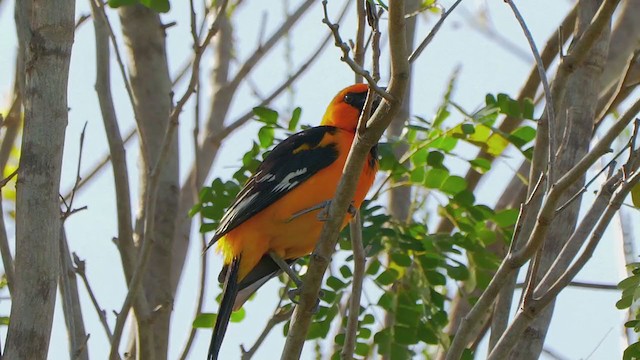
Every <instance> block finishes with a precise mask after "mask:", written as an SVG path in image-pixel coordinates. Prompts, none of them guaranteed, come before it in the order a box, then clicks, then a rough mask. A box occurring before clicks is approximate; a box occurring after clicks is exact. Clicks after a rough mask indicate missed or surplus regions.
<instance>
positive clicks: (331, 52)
mask: <svg viewBox="0 0 640 360" xmlns="http://www.w3.org/2000/svg"><path fill="white" fill-rule="evenodd" d="M289 2H290V3H291V4H292V7H295V6H296V4H298V3H299V2H300V1H294V0H290V1H289ZM452 2H453V1H450V0H445V1H443V5H445V6H449V5H450V4H451V3H452ZM487 3H488V4H487V5H488V7H489V14H490V15H491V16H490V17H491V19H490V20H491V22H492V23H493V24H494V26H495V30H496V31H497V32H498V33H500V34H502V36H504V37H506V38H508V39H510V41H512V42H513V43H516V44H518V47H519V48H520V49H521V52H524V53H525V54H528V47H527V45H526V42H525V40H524V37H523V35H522V32H521V30H520V28H519V27H518V25H517V23H516V21H515V19H514V18H513V15H512V13H511V12H510V10H509V8H508V6H507V5H505V4H504V3H503V2H502V1H488V2H487ZM88 4H89V3H88V2H85V1H79V2H78V3H77V15H78V16H79V15H80V14H87V13H88V12H89V8H88ZM187 4H188V2H181V1H173V5H174V8H173V9H172V10H171V12H170V13H169V14H168V15H163V16H162V18H163V21H165V22H170V21H174V20H175V21H177V26H174V27H171V28H170V29H169V30H168V32H167V35H168V37H167V41H168V55H169V63H170V67H171V70H172V71H171V73H172V74H174V73H175V72H176V70H177V69H178V68H179V67H180V66H181V65H182V64H183V63H184V61H185V59H187V58H189V57H190V51H191V37H190V34H189V32H188V31H189V28H188V16H187V10H188V5H187ZM480 5H481V1H480V0H466V1H464V2H463V4H462V5H461V7H463V8H464V9H466V11H465V12H461V11H459V12H457V13H454V15H452V16H451V17H450V18H449V20H448V21H447V23H445V25H444V26H443V28H442V30H441V32H440V33H439V34H438V36H436V38H435V40H434V41H433V43H432V44H431V45H430V47H429V48H427V50H426V51H425V53H424V54H423V55H422V56H421V57H420V59H419V60H418V61H417V63H416V65H415V67H414V74H413V79H414V92H413V98H412V107H413V112H414V113H415V114H418V115H420V116H423V117H426V118H430V117H432V116H433V115H434V112H435V110H436V108H437V105H438V103H439V102H440V99H441V96H442V94H443V91H444V88H445V84H446V82H447V80H448V78H449V76H450V74H451V73H452V71H453V70H454V68H456V67H458V66H459V67H460V75H459V78H458V83H457V87H456V90H455V93H454V96H453V98H454V100H455V101H456V102H457V103H459V104H461V105H462V106H463V107H464V108H466V109H467V110H473V109H476V108H478V107H480V106H481V105H483V103H484V97H485V94H487V93H494V94H496V93H498V92H504V93H507V94H510V95H511V96H513V97H515V96H516V95H517V92H518V90H519V86H520V84H521V83H522V82H523V80H524V79H525V78H526V75H527V73H528V71H529V69H530V65H531V64H530V63H529V61H525V60H523V59H522V57H519V56H516V55H514V54H513V53H512V52H510V51H508V50H505V49H504V48H502V47H500V46H499V45H497V44H496V43H495V42H494V41H492V40H490V39H488V38H487V37H486V36H483V35H481V34H479V33H478V32H477V31H476V30H474V29H473V28H471V27H470V26H469V24H468V20H467V18H466V17H465V16H462V14H468V13H473V12H474V11H475V10H476V7H477V6H480ZM518 5H519V6H520V10H521V12H522V13H523V16H524V17H525V19H526V20H527V22H528V24H529V26H530V27H531V31H532V33H533V36H534V38H535V40H536V43H537V44H539V45H540V46H542V44H544V43H545V41H546V39H547V37H548V36H549V35H550V34H552V33H553V32H554V31H555V30H556V28H555V27H556V26H557V24H558V23H559V21H560V20H561V19H562V17H563V16H564V14H566V12H567V11H568V10H569V8H570V6H571V5H572V3H571V2H570V1H558V0H544V1H537V2H525V1H518ZM270 7H271V8H270ZM341 7H342V2H338V1H331V2H330V9H331V12H332V13H333V14H337V13H338V11H339V9H340V8H341ZM263 14H266V16H267V19H268V21H267V22H266V29H265V33H266V34H270V33H271V31H272V30H273V29H274V28H276V27H277V26H278V24H279V21H280V20H281V18H282V16H283V5H282V2H280V1H277V2H276V1H273V2H267V1H245V2H244V3H243V5H242V6H241V7H240V8H239V9H238V13H237V15H236V16H235V18H234V27H235V34H234V40H235V45H236V48H235V55H236V57H237V59H238V61H240V62H241V61H243V59H245V58H247V57H248V56H249V55H250V54H251V53H252V52H253V51H254V46H255V44H256V41H257V39H258V38H260V34H259V32H260V23H261V19H262V16H263ZM109 15H110V18H111V20H112V22H113V24H114V26H117V16H116V15H117V14H116V13H115V11H113V10H110V11H109ZM350 16H351V17H350V19H353V11H351V15H350ZM321 18H322V9H321V7H320V2H318V3H317V4H316V5H314V6H313V7H312V9H311V10H309V11H308V13H307V14H306V16H305V17H304V18H303V19H302V20H301V21H300V23H299V24H298V25H297V26H296V27H294V29H293V31H292V32H291V37H290V41H291V45H292V47H293V51H294V60H293V63H294V66H298V65H299V62H300V61H302V60H303V59H305V58H306V57H307V56H308V54H309V53H310V52H312V51H313V49H315V47H316V45H317V43H318V41H320V39H321V38H322V37H324V36H325V34H326V33H327V31H328V30H327V28H326V26H325V25H323V24H322V23H321ZM348 19H349V18H348ZM435 21H436V17H435V16H430V17H428V18H425V17H422V16H421V17H420V20H419V27H418V30H417V35H416V38H417V39H419V40H421V39H422V38H423V37H424V36H426V34H427V33H428V31H429V29H430V28H431V26H432V25H433V24H434V23H435ZM382 24H383V29H385V28H386V24H385V22H384V18H383V21H382ZM116 32H118V31H117V29H116ZM341 32H342V35H343V37H344V38H349V37H352V36H353V34H354V26H353V21H351V22H349V21H348V22H347V23H345V24H344V25H343V26H342V27H341ZM0 34H1V35H0V48H1V49H3V53H2V55H0V106H3V107H4V106H6V105H7V104H8V103H9V100H10V99H9V98H8V97H9V94H10V91H11V86H12V80H13V73H12V71H13V64H14V56H15V51H16V37H15V30H14V23H13V1H12V0H5V1H3V2H2V6H0ZM93 36H94V35H93V26H92V24H91V23H90V22H87V23H86V24H84V25H83V26H82V27H81V28H80V29H79V30H78V32H77V33H76V39H75V43H74V48H73V55H72V56H73V57H72V63H71V75H70V80H69V82H70V85H69V107H70V108H71V111H70V113H69V126H68V128H67V143H66V146H65V154H64V169H63V175H62V176H63V178H62V189H63V192H66V189H69V188H70V187H71V186H72V182H73V181H74V177H75V166H76V161H77V157H78V139H79V134H80V132H81V129H82V127H83V125H84V123H85V122H88V126H87V134H86V143H85V149H84V156H83V159H84V162H83V169H85V170H86V169H89V168H91V167H92V166H91V165H92V164H94V163H95V162H96V161H98V159H101V158H102V156H103V154H105V153H106V152H107V150H108V147H107V144H106V139H105V135H104V131H103V126H102V119H101V117H100V112H99V107H98V103H97V99H96V97H95V95H94V94H95V92H94V89H93V85H94V81H95V67H94V46H93V41H94V39H93ZM262 36H263V37H265V35H262ZM384 39H386V37H384ZM119 41H120V43H122V39H121V38H120V39H119ZM383 50H384V48H383ZM283 54H284V47H283V46H282V45H280V46H278V47H277V49H276V50H275V51H273V52H272V53H271V54H270V55H268V56H267V57H266V58H265V60H264V61H263V62H262V63H261V64H260V65H259V66H258V67H256V69H255V70H254V71H253V72H252V74H251V76H250V77H251V79H252V81H253V82H254V83H255V84H256V85H257V87H258V88H259V89H260V91H261V92H262V93H263V94H267V93H269V91H271V89H273V88H274V87H275V86H277V84H279V83H280V82H281V79H283V78H284V76H286V74H287V71H288V69H287V67H286V62H285V61H284V60H283ZM339 57H340V53H339V51H338V50H336V49H335V48H333V47H331V46H330V47H329V49H328V51H326V52H325V53H324V54H323V55H322V58H321V59H319V61H318V62H317V63H316V64H315V65H314V66H313V67H312V68H311V69H310V70H309V71H308V72H307V73H306V74H305V75H304V76H303V77H302V78H301V79H300V81H298V82H297V84H296V85H295V96H293V98H289V96H288V95H286V96H282V97H281V98H280V99H279V100H278V101H276V102H275V104H274V107H275V108H277V109H279V110H283V111H284V112H287V111H289V106H290V104H291V103H293V104H294V106H301V107H302V108H303V112H302V120H301V122H302V123H303V124H309V125H315V124H317V123H318V122H319V120H320V116H321V114H322V112H323V111H324V107H325V106H326V104H327V103H328V102H329V100H330V99H331V97H332V96H333V95H334V93H335V92H337V91H338V90H339V89H341V88H343V87H344V86H346V85H348V84H350V83H351V82H352V81H353V76H352V74H351V72H350V70H349V69H348V67H347V66H346V65H345V64H344V63H342V62H340V60H339ZM203 65H204V67H203V73H204V74H205V76H207V75H208V74H209V69H210V67H211V60H210V58H206V59H205V60H204V61H203ZM236 65H237V64H236ZM236 67H237V66H236ZM386 73H387V72H386V71H384V69H383V82H386V81H387V78H385V76H386ZM112 74H113V76H112V78H113V86H112V87H113V89H114V98H115V102H116V108H117V112H118V116H119V120H120V122H121V124H120V128H121V130H122V131H123V133H124V132H125V131H128V129H130V128H132V127H133V116H132V114H131V110H130V105H129V103H128V98H127V96H126V92H125V91H124V88H123V87H122V81H121V80H120V75H119V73H118V71H117V68H116V67H115V63H114V66H113V67H112ZM183 87H184V85H183V86H181V87H180V89H179V90H178V91H176V94H181V91H182V90H181V89H182V88H183ZM205 90H206V91H205V93H204V94H203V95H204V96H203V98H204V99H207V97H208V96H209V95H210V93H209V89H205ZM257 102H258V101H257V100H256V99H255V98H253V97H252V96H251V92H250V90H249V89H248V88H247V87H246V86H245V87H242V88H241V89H240V92H239V94H238V96H236V98H235V101H234V103H233V105H232V109H231V112H230V114H231V115H230V117H229V119H230V120H231V119H234V118H235V117H236V116H239V115H241V114H242V113H244V112H246V111H247V110H248V109H250V108H252V107H253V106H255V105H256V104H257ZM205 103H206V101H205ZM207 110H208V109H207V108H206V106H205V109H204V110H203V115H206V114H207ZM192 129H193V112H192V107H190V106H187V109H186V110H185V112H184V113H183V115H182V117H181V122H180V142H181V148H182V153H181V174H183V175H184V174H185V173H186V171H187V170H188V169H189V168H190V166H191V161H192V158H193V157H192V154H191V153H190V149H192V134H191V132H192ZM256 130H257V125H255V124H253V125H249V126H247V127H245V128H243V129H242V130H240V131H238V132H237V133H235V134H234V136H233V137H232V138H231V139H230V140H229V141H228V142H227V143H226V144H225V146H224V148H223V150H222V152H221V153H220V155H219V156H218V162H217V163H216V166H215V168H214V172H215V174H216V175H217V176H229V174H231V172H232V171H233V169H235V168H236V167H237V163H238V160H239V156H240V155H239V154H242V153H244V151H245V150H247V149H248V148H249V147H250V145H251V141H250V139H252V138H255V136H256ZM511 154H512V155H513V157H512V158H506V159H505V160H501V161H499V162H498V164H499V165H497V166H496V169H497V170H496V171H498V172H500V173H501V174H504V176H496V177H493V178H492V179H497V178H503V179H504V178H507V177H508V175H509V174H510V173H512V170H511V169H510V167H513V166H514V164H515V163H516V161H515V159H516V154H515V153H514V152H512V153H511ZM127 156H128V164H129V167H130V169H131V171H130V173H129V174H130V177H131V181H132V191H133V192H134V194H133V195H134V196H133V197H132V199H134V200H133V202H132V203H133V204H134V205H137V200H135V199H136V195H137V177H138V172H137V169H136V165H137V159H136V156H137V143H136V142H135V141H133V142H132V143H131V144H130V145H129V146H128V152H127ZM469 156H471V155H469ZM464 170H465V169H463V168H460V169H454V170H453V172H455V173H459V174H462V173H464ZM183 178H184V176H183ZM493 181H496V180H492V183H491V184H486V183H485V184H483V185H481V186H480V187H479V188H478V191H477V192H476V197H477V199H478V201H479V202H481V203H489V204H491V203H493V202H494V201H495V197H496V196H497V195H498V194H499V192H498V191H496V190H495V188H496V186H498V187H499V188H502V186H504V184H502V183H500V182H498V183H493ZM113 196H114V194H113V186H112V174H111V171H110V170H107V171H104V172H103V173H101V174H100V175H99V176H97V177H96V179H95V180H94V181H93V183H92V184H91V185H90V186H88V187H87V188H86V189H84V190H83V191H82V192H81V193H80V194H79V195H78V197H77V199H76V204H77V205H79V206H82V205H87V206H88V210H86V211H83V212H80V213H78V214H76V215H74V216H72V217H71V218H70V219H69V220H68V221H67V224H66V229H67V235H68V238H69V242H70V247H71V249H72V251H75V252H76V253H77V254H78V255H79V256H80V258H82V259H86V260H87V263H86V266H87V273H88V275H89V279H90V281H91V283H92V285H93V290H94V292H95V293H96V296H97V298H98V300H99V302H100V305H101V306H102V307H103V308H104V309H105V310H106V311H107V315H108V317H109V322H110V324H111V326H113V324H114V316H113V314H112V310H119V309H120V307H121V303H122V300H123V298H124V295H125V293H126V292H125V291H126V290H125V284H124V281H123V276H122V274H121V270H120V260H119V256H118V254H117V251H116V247H115V246H114V245H113V243H112V242H111V239H112V237H114V236H115V235H116V215H115V213H116V212H115V204H114V200H113ZM633 216H634V219H635V221H636V222H638V220H639V216H638V213H637V212H634V213H633ZM9 225H11V223H10V222H9ZM9 230H10V231H12V230H13V227H12V226H9ZM9 236H10V238H11V239H13V234H12V233H10V234H9ZM194 236H197V235H196V234H195V232H194ZM194 244H196V246H192V247H191V249H190V252H189V258H188V259H187V266H186V268H185V272H184V274H183V277H182V283H181V285H180V288H179V292H178V295H177V298H176V299H175V300H176V301H175V304H174V315H173V322H172V341H171V344H170V346H169V352H170V355H169V358H170V359H174V358H177V356H179V353H180V351H181V350H182V347H183V344H184V341H185V340H186V337H187V335H188V333H189V329H190V323H191V321H192V319H193V313H194V307H195V295H196V292H197V283H198V269H199V262H200V259H201V255H200V248H199V241H195V242H194ZM207 256H208V257H209V259H210V260H211V261H210V276H209V287H208V291H207V294H208V296H207V301H206V303H207V305H206V309H207V310H208V311H211V312H215V311H217V303H216V302H215V300H214V298H215V296H217V294H218V293H219V288H218V285H217V281H216V275H217V273H218V271H219V268H220V265H221V264H220V258H219V257H218V256H216V255H215V254H214V253H213V252H209V253H208V254H207ZM620 258H621V256H620V245H619V241H618V238H617V236H616V235H615V233H614V232H612V231H609V232H608V233H607V236H606V238H605V239H604V240H603V242H602V244H601V245H600V246H599V247H598V250H597V252H596V254H595V256H594V257H593V260H592V261H591V262H590V263H589V264H588V265H587V267H586V268H585V270H584V271H582V272H581V273H580V274H579V275H578V276H577V279H578V280H582V281H594V282H603V283H616V282H618V281H619V280H620V279H621V274H622V270H621V269H622V268H621V266H620V264H619V263H618V260H619V259H620ZM80 288H81V298H82V305H83V312H84V315H85V320H86V323H87V331H88V332H89V333H91V338H90V339H89V350H90V355H91V356H92V357H93V358H96V359H100V358H104V357H105V356H106V355H105V354H106V353H107V352H108V342H107V340H106V337H105V336H104V332H103V330H102V328H101V326H100V325H99V322H98V318H97V315H96V313H95V311H94V310H93V307H92V306H91V303H90V302H89V299H88V296H87V295H86V292H85V291H84V287H83V286H80ZM276 290H277V286H276V285H275V283H270V285H267V286H265V287H264V288H263V289H261V290H260V291H259V292H258V295H257V297H256V298H255V300H254V301H251V302H249V303H248V304H247V305H246V310H247V317H246V319H245V320H244V321H243V322H242V323H239V324H231V325H230V326H229V330H228V333H227V337H226V339H225V344H224V347H223V350H222V355H221V358H223V359H235V358H239V345H240V344H245V346H250V345H251V344H252V343H253V341H254V340H255V339H256V338H257V336H258V334H259V332H260V331H261V330H262V328H263V326H264V324H265V323H266V321H267V316H268V315H270V314H271V312H272V311H273V307H274V306H275V303H276V298H277V294H276ZM516 297H517V296H516ZM618 297H619V294H618V293H617V292H603V291H586V290H581V289H568V290H566V291H564V292H563V293H562V294H561V296H560V297H559V299H558V304H557V306H556V313H555V314H556V316H555V317H554V320H553V323H552V326H551V330H550V331H549V335H548V337H547V344H548V346H549V347H550V348H552V349H553V350H555V351H557V352H558V353H559V354H561V355H563V356H565V357H566V358H568V359H578V358H587V357H588V356H589V354H590V353H591V352H592V351H594V350H595V352H594V353H593V355H591V357H590V358H591V359H612V358H619V357H620V354H621V341H620V336H621V334H622V330H621V329H622V328H621V324H622V322H623V313H622V312H621V311H618V310H616V309H615V306H614V304H615V302H616V301H617V299H618ZM60 310H61V309H60V306H59V304H58V306H57V308H56V316H55V319H54V330H53V337H52V341H51V350H50V357H49V358H50V359H65V358H67V357H68V350H67V346H68V345H67V340H66V330H65V327H64V322H63V319H62V316H61V311H60ZM8 311H9V303H8V302H7V301H3V302H0V314H8ZM210 335H211V331H210V330H202V331H200V332H199V335H198V336H197V338H196V341H195V344H194V345H193V349H192V351H191V358H194V359H201V358H204V357H205V354H206V350H207V348H208V343H209V338H210ZM5 336H6V327H2V328H0V339H2V340H3V343H4V337H5ZM600 342H601V344H600ZM283 343H284V339H283V337H282V331H281V327H278V328H277V329H276V330H274V331H273V332H272V334H271V335H270V336H269V338H268V340H267V343H266V344H265V345H264V346H263V347H262V348H261V350H260V352H258V353H257V355H256V359H270V358H277V357H279V352H280V349H281V348H282V344H283ZM312 348H313V346H312V344H311V343H309V344H307V346H306V349H305V353H304V354H305V355H304V356H303V358H304V359H310V358H311V351H312Z"/></svg>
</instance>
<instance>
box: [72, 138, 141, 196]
mask: <svg viewBox="0 0 640 360" xmlns="http://www.w3.org/2000/svg"><path fill="white" fill-rule="evenodd" d="M136 135H138V133H137V132H136V129H135V128H134V129H131V130H129V132H128V133H127V135H125V137H124V139H122V145H123V146H124V145H127V144H128V143H129V142H130V141H131V140H132V139H133V138H135V137H136ZM111 161H112V159H111V153H107V154H105V155H104V156H103V158H102V159H101V160H100V161H98V162H97V163H96V164H95V166H94V167H93V168H92V169H91V170H89V171H87V173H86V174H85V175H83V176H81V177H80V178H81V180H80V182H79V183H78V187H77V188H76V192H79V191H80V190H81V189H83V188H84V186H85V185H86V184H87V183H89V182H90V181H91V180H93V178H94V177H95V176H96V175H98V174H99V173H100V172H101V171H102V170H103V169H104V168H105V166H107V165H109V164H110V163H111ZM64 193H65V195H64V198H65V199H69V198H70V197H71V190H67V191H65V192H64Z"/></svg>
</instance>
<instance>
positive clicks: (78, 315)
mask: <svg viewBox="0 0 640 360" xmlns="http://www.w3.org/2000/svg"><path fill="white" fill-rule="evenodd" d="M59 245H60V246H59V252H58V254H59V259H60V294H61V297H62V311H63V312H64V320H65V324H66V325H67V333H68V337H69V358H70V359H77V360H88V359H89V350H88V349H87V346H86V343H87V339H88V335H87V333H86V331H85V328H84V320H83V317H82V308H81V307H80V297H79V295H78V283H77V281H76V272H75V269H74V267H73V262H72V260H71V257H70V252H69V245H68V243H67V234H66V233H65V230H64V226H60V241H59Z"/></svg>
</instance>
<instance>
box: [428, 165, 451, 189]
mask: <svg viewBox="0 0 640 360" xmlns="http://www.w3.org/2000/svg"><path fill="white" fill-rule="evenodd" d="M448 176H449V172H448V171H447V170H443V169H431V170H429V171H428V172H427V175H426V176H425V179H424V186H426V187H428V188H432V189H438V188H440V187H441V186H442V184H443V183H444V181H445V179H446V178H447V177H448Z"/></svg>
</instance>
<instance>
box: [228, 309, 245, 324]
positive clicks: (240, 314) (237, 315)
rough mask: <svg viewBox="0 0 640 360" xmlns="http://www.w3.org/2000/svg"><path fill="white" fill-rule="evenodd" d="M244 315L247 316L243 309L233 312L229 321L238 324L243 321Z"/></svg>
mask: <svg viewBox="0 0 640 360" xmlns="http://www.w3.org/2000/svg"><path fill="white" fill-rule="evenodd" d="M246 315H247V312H246V311H245V310H244V308H240V310H238V311H234V312H232V313H231V319H230V320H229V321H231V322H233V323H237V322H240V321H242V320H243V319H244V317H245V316H246Z"/></svg>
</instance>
